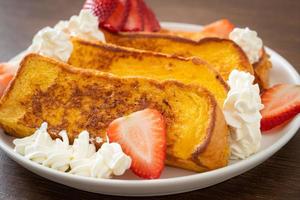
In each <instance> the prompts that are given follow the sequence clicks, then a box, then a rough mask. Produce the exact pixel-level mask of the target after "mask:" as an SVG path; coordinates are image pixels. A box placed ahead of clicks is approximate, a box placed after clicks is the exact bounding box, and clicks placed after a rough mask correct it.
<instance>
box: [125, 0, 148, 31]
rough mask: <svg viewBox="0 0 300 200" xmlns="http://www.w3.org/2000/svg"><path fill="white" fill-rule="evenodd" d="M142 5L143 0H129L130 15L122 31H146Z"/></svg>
mask: <svg viewBox="0 0 300 200" xmlns="http://www.w3.org/2000/svg"><path fill="white" fill-rule="evenodd" d="M141 3H142V0H129V8H130V9H129V14H128V17H127V21H126V23H125V26H124V28H123V29H122V31H142V30H143V29H144V21H143V17H142V10H141Z"/></svg>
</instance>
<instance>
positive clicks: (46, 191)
mask: <svg viewBox="0 0 300 200" xmlns="http://www.w3.org/2000/svg"><path fill="white" fill-rule="evenodd" d="M147 2H148V3H149V4H150V5H151V7H152V8H153V9H154V10H155V12H156V13H157V16H158V18H159V19H160V20H161V21H174V22H186V23H194V24H206V23H209V22H212V21H214V20H217V19H219V18H228V19H230V20H232V21H233V22H234V23H235V24H236V25H237V26H240V27H245V26H249V27H251V28H252V29H254V30H257V32H258V33H259V35H260V36H261V37H262V38H263V41H264V43H265V44H266V45H267V46H270V47H271V48H273V49H274V50H276V51H277V52H279V53H280V54H281V55H283V56H284V57H285V58H287V59H288V60H289V61H290V62H291V64H292V65H293V66H294V67H295V68H296V69H297V70H298V72H299V71H300V56H299V53H300V52H299V49H300V22H299V20H300V1H296V0H294V1H293V0H290V1H287V0H273V1H271V0H270V1H269V0H265V1H262V0H251V1H250V0H248V1H246V0H243V1H241V0H227V1H220V0H209V1H208V0H197V1H196V0H184V1H181V0H148V1H147ZM82 4H83V0H0V38H1V39H0V60H1V61H6V60H8V59H9V58H11V57H13V56H14V55H16V54H17V53H18V52H20V51H21V50H23V49H25V48H26V47H28V45H29V44H30V43H31V39H32V37H33V35H34V34H35V33H36V32H37V31H38V30H39V29H41V28H43V27H44V26H48V25H49V26H52V25H54V24H55V23H56V22H57V21H58V20H61V19H68V18H69V16H71V15H73V14H76V13H78V12H79V10H80V8H81V6H82ZM299 146H300V134H299V131H298V134H297V135H296V136H295V137H294V138H293V139H292V140H291V141H290V142H289V143H288V144H287V145H286V146H285V147H283V148H282V149H281V150H280V151H279V152H277V153H276V154H275V155H274V156H272V157H271V158H270V159H269V160H267V161H266V162H264V163H263V164H261V165H259V166H258V167H256V168H254V169H252V170H250V171H249V172H246V173H244V174H242V175H240V176H238V177H236V178H233V179H230V180H228V181H226V182H223V183H220V184H218V185H215V186H212V187H209V188H206V189H202V190H198V191H194V192H189V193H184V194H179V195H172V196H165V197H152V198H149V199H165V198H171V199H189V200H191V199H251V200H253V199H285V200H290V199H300V159H299V158H300V156H299V155H300V147H299ZM0 160H1V161H0V199H88V200H92V199H121V197H112V196H105V195H99V194H93V193H88V192H83V191H79V190H76V189H73V188H70V187H66V186H63V185H60V184H57V183H54V182H51V181H48V180H46V179H44V178H41V177H39V176H37V175H35V174H33V173H31V172H30V171H28V170H26V169H24V168H23V167H21V166H20V165H18V164H16V163H15V162H14V161H12V160H11V159H9V158H8V157H7V156H6V155H5V154H4V152H3V151H2V150H0Z"/></svg>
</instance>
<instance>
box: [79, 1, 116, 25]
mask: <svg viewBox="0 0 300 200" xmlns="http://www.w3.org/2000/svg"><path fill="white" fill-rule="evenodd" d="M117 4H118V0H87V1H86V2H85V4H84V6H83V9H89V10H92V11H93V13H94V15H96V16H97V17H98V18H99V23H103V22H104V21H105V20H106V19H107V18H108V17H109V16H110V15H111V14H112V13H113V11H114V10H115V9H116V7H117Z"/></svg>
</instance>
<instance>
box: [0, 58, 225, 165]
mask: <svg viewBox="0 0 300 200" xmlns="http://www.w3.org/2000/svg"><path fill="white" fill-rule="evenodd" d="M144 108H154V109H157V110H158V111H160V112H161V113H162V114H163V116H164V118H165V120H166V127H167V163H168V164H170V165H172V166H178V167H184V168H185V169H190V170H194V171H205V170H210V169H214V168H219V167H222V166H221V165H220V163H222V164H223V166H225V165H226V164H227V161H228V156H227V157H223V158H222V159H224V160H223V161H222V162H220V160H219V159H220V158H221V157H220V155H223V154H224V152H227V151H228V141H227V132H228V131H227V127H226V126H225V127H223V125H222V124H224V123H225V120H224V116H223V114H222V113H221V112H218V109H219V108H218V106H217V103H216V100H215V99H214V97H213V96H212V95H211V94H210V92H208V91H207V90H205V89H203V88H201V87H199V86H196V85H185V84H182V83H180V82H178V81H171V80H169V81H163V82H157V81H155V80H151V79H146V78H138V77H128V78H120V77H117V76H113V75H111V74H108V73H104V72H100V71H97V70H88V69H80V68H76V67H72V66H70V65H67V64H64V63H61V62H58V61H55V60H53V59H50V58H46V57H42V56H39V55H36V54H31V55H28V56H27V57H25V59H24V60H23V61H22V63H21V67H20V69H19V71H18V73H17V76H16V78H15V79H14V81H13V83H12V84H11V86H10V88H9V89H8V90H7V92H6V94H5V96H4V97H3V98H2V99H1V102H0V125H1V127H2V128H3V129H4V130H5V131H6V132H7V133H9V134H10V135H12V136H16V137H24V136H27V135H30V134H32V133H33V132H34V130H35V129H36V128H37V127H39V126H40V124H41V123H42V122H43V121H46V122H48V125H49V128H48V131H49V133H50V134H51V135H52V137H58V132H59V131H60V130H67V132H68V136H69V137H70V139H71V141H72V140H73V139H74V137H76V136H77V135H78V134H79V133H80V132H81V131H82V130H88V131H89V132H90V136H91V137H92V138H95V137H96V136H101V137H103V138H105V136H106V128H107V126H108V124H109V123H110V122H111V121H112V120H114V119H116V118H118V117H120V116H124V115H128V114H130V113H132V112H135V111H138V110H141V109H144ZM217 130H219V131H217ZM225 135H226V137H225ZM215 140H216V141H215ZM218 141H223V142H218ZM225 143H226V144H225ZM224 144H225V145H224ZM210 145H212V146H213V147H209V146H210ZM208 151H209V153H210V161H209V162H208V160H206V154H207V153H208ZM202 154H203V155H204V157H203V159H202ZM174 159H175V160H174ZM182 162H184V163H185V165H184V166H182V164H181V163H182ZM210 162H212V163H210ZM214 163H215V164H214Z"/></svg>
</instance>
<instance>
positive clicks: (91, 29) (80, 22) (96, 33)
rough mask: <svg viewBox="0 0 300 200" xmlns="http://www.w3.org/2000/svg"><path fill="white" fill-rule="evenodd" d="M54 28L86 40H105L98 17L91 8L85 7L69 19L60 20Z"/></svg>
mask: <svg viewBox="0 0 300 200" xmlns="http://www.w3.org/2000/svg"><path fill="white" fill-rule="evenodd" d="M54 29H56V30H59V31H63V32H64V33H66V34H68V35H70V36H74V37H79V38H82V39H85V40H93V41H103V42H105V38H104V34H103V33H102V32H101V31H100V30H99V22H98V18H97V17H96V16H95V15H94V14H93V13H92V12H91V11H90V10H86V9H83V10H81V11H80V13H79V15H78V16H77V15H74V16H72V17H71V18H70V20H69V21H60V22H58V23H57V24H56V25H55V27H54Z"/></svg>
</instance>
